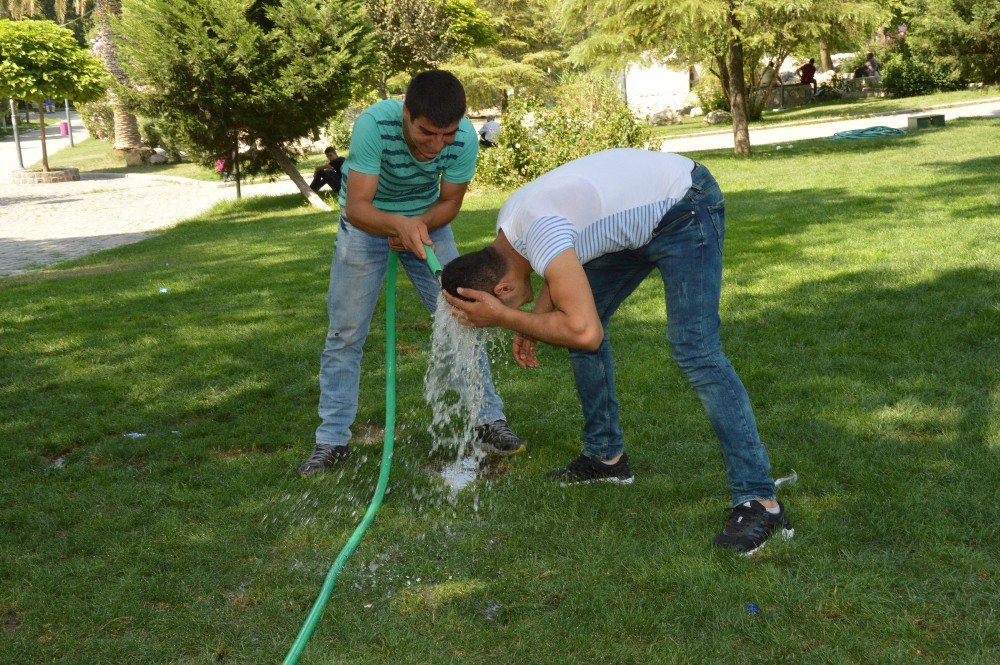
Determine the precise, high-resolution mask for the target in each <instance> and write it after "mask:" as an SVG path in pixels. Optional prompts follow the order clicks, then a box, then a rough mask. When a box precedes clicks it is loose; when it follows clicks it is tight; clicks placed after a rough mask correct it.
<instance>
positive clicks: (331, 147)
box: [323, 145, 337, 154]
mask: <svg viewBox="0 0 1000 665" xmlns="http://www.w3.org/2000/svg"><path fill="white" fill-rule="evenodd" d="M328 152H337V149H336V148H334V147H333V146H332V145H331V146H327V148H326V150H324V151H323V153H324V154H326V153H328Z"/></svg>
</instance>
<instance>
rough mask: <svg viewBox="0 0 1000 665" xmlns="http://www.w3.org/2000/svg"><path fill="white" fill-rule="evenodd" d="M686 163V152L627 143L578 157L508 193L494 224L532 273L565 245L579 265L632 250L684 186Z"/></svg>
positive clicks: (642, 242) (542, 268)
mask: <svg viewBox="0 0 1000 665" xmlns="http://www.w3.org/2000/svg"><path fill="white" fill-rule="evenodd" d="M692 168H694V162H693V161H691V160H690V159H689V158H687V157H683V156H681V155H675V154H672V153H667V152H652V151H649V150H637V149H634V148H612V149H611V150H604V151H602V152H598V153H595V154H593V155H588V156H586V157H581V158H580V159H575V160H573V161H572V162H569V163H567V164H563V165H562V166H560V167H558V168H555V169H552V170H551V171H549V172H548V173H546V174H544V175H543V176H541V177H539V178H538V179H536V180H534V181H532V182H530V183H528V184H527V185H525V186H524V187H521V188H520V189H518V190H517V191H515V192H514V193H513V194H512V195H511V197H510V198H509V199H507V202H506V203H504V204H503V207H501V208H500V214H499V216H498V217H497V230H498V231H499V230H502V231H503V232H504V235H505V236H507V240H509V241H510V244H511V245H512V246H513V247H514V249H515V250H517V252H518V253H519V254H521V255H522V256H523V257H524V258H526V259H528V262H529V263H531V268H532V269H533V270H534V271H535V272H536V273H538V274H539V275H545V269H546V268H547V267H548V265H549V262H551V261H552V259H554V258H555V257H556V255H558V254H559V253H560V252H564V251H566V250H567V249H570V248H573V249H575V250H576V254H577V256H578V257H579V258H580V263H586V262H587V261H590V260H592V259H596V258H597V257H599V256H603V255H605V254H611V253H613V252H620V251H622V250H624V249H637V248H639V247H642V246H643V245H645V244H646V243H648V242H649V241H650V239H651V238H652V237H653V230H654V229H655V228H656V225H657V224H658V223H659V222H660V220H661V219H662V218H663V215H664V214H666V212H667V211H668V210H669V209H670V208H671V207H673V205H674V204H675V203H677V202H678V201H679V200H680V199H681V198H683V197H684V195H685V194H686V193H687V191H688V189H690V188H691V169H692Z"/></svg>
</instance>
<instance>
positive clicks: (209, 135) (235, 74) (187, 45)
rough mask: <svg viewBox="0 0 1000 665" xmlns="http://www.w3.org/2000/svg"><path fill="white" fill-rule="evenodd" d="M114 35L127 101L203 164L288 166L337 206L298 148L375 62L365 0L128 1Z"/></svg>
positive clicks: (304, 188)
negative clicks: (313, 179) (227, 159)
mask: <svg viewBox="0 0 1000 665" xmlns="http://www.w3.org/2000/svg"><path fill="white" fill-rule="evenodd" d="M115 33H116V34H115V38H116V40H117V41H118V42H119V44H120V46H121V56H122V66H123V68H124V69H125V71H126V73H127V74H128V76H129V78H130V79H131V80H132V81H133V82H134V83H136V84H137V86H138V90H137V91H136V92H134V93H133V94H132V95H131V96H130V98H131V103H133V104H135V106H136V107H137V108H138V109H139V110H140V111H141V112H142V114H143V115H144V116H147V117H150V118H155V119H157V120H158V121H159V122H158V124H159V125H160V127H161V129H162V130H163V131H164V132H165V133H166V134H168V135H170V136H171V137H173V138H174V139H176V142H177V143H179V144H181V145H185V146H187V147H188V149H189V150H190V151H191V152H192V154H194V155H195V156H196V157H197V158H198V159H199V160H200V161H201V162H202V163H204V164H206V165H207V164H212V163H214V161H215V160H216V159H218V158H219V157H223V156H230V155H232V156H235V157H236V158H237V159H241V160H242V159H243V158H244V156H243V155H241V154H240V148H239V147H240V146H241V145H243V146H249V150H247V151H246V154H245V157H246V163H245V165H246V166H247V167H249V168H248V171H249V172H262V173H275V172H277V171H279V170H283V171H284V172H285V173H287V174H288V176H289V177H291V179H292V181H293V182H295V184H296V185H297V186H298V188H299V190H300V191H301V192H302V194H303V195H304V196H305V197H306V198H307V199H308V200H309V201H310V203H312V204H313V205H315V206H317V207H320V208H323V209H329V207H328V206H327V205H326V203H324V202H323V200H322V199H320V198H319V197H318V196H317V195H316V194H315V193H314V192H313V191H312V190H311V189H309V187H308V185H307V184H306V183H305V181H304V180H303V179H302V176H301V175H300V174H299V172H298V170H297V169H296V168H295V164H294V159H296V158H297V157H298V156H299V155H300V150H299V148H298V147H297V146H298V144H299V142H300V140H301V138H302V137H304V136H307V135H309V134H311V133H314V132H317V131H318V130H319V128H320V127H322V126H323V125H324V124H325V123H326V122H327V121H328V120H329V119H330V118H331V117H333V116H334V115H335V114H336V113H337V112H338V111H340V110H342V109H343V108H345V107H346V106H347V104H348V103H349V102H350V101H351V99H352V96H353V95H354V94H355V93H356V92H357V90H358V88H359V87H360V84H361V82H363V81H365V80H366V79H367V78H368V74H369V71H370V68H371V65H372V56H373V47H372V39H371V26H370V25H369V24H368V22H367V20H366V17H365V15H364V11H363V7H362V4H361V2H360V0H342V1H341V2H336V3H333V2H327V1H325V0H129V2H127V3H126V4H125V7H124V12H123V14H122V18H121V21H120V23H119V24H118V25H117V26H116V30H115Z"/></svg>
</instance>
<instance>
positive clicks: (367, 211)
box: [344, 201, 409, 238]
mask: <svg viewBox="0 0 1000 665" xmlns="http://www.w3.org/2000/svg"><path fill="white" fill-rule="evenodd" d="M344 216H345V217H347V221H349V222H350V223H351V225H352V226H356V227H358V228H359V229H361V230H362V231H365V232H366V233H370V234H372V235H375V236H382V237H383V238H384V237H388V236H394V235H397V227H398V226H399V225H400V224H406V223H407V222H408V221H409V219H408V218H407V217H404V216H403V215H397V214H395V213H391V212H386V211H384V210H379V209H378V208H376V207H375V206H374V205H372V204H371V203H366V202H356V201H354V202H348V204H347V206H346V207H345V209H344Z"/></svg>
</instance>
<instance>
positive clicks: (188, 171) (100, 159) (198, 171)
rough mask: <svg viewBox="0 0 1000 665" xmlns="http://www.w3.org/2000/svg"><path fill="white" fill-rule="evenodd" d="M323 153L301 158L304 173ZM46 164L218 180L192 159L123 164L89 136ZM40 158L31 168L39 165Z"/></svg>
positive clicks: (310, 169) (86, 169) (212, 172)
mask: <svg viewBox="0 0 1000 665" xmlns="http://www.w3.org/2000/svg"><path fill="white" fill-rule="evenodd" d="M324 161H325V160H324V159H323V154H322V153H316V154H311V155H308V156H307V157H306V158H305V159H303V160H302V162H301V164H300V169H301V170H302V173H303V175H307V176H308V175H309V174H312V170H313V168H314V167H315V166H317V165H319V164H321V163H323V162H324ZM49 166H50V167H52V168H55V167H68V166H75V167H76V168H78V169H80V171H81V172H100V173H155V174H158V175H169V176H180V177H182V178H194V179H196V180H209V181H218V180H219V174H218V173H216V172H215V169H210V168H205V167H204V166H201V165H199V164H195V163H192V162H180V163H170V164H143V165H142V166H126V165H125V158H124V157H119V156H118V155H116V154H114V151H113V149H112V147H111V144H110V143H108V142H106V141H99V140H97V139H94V138H88V139H86V140H84V141H80V142H78V143H77V144H76V146H75V147H72V148H64V149H63V150H60V151H59V152H57V153H55V154H54V155H52V156H50V157H49ZM40 167H41V162H38V163H37V164H35V165H34V166H33V167H32V168H40Z"/></svg>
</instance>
